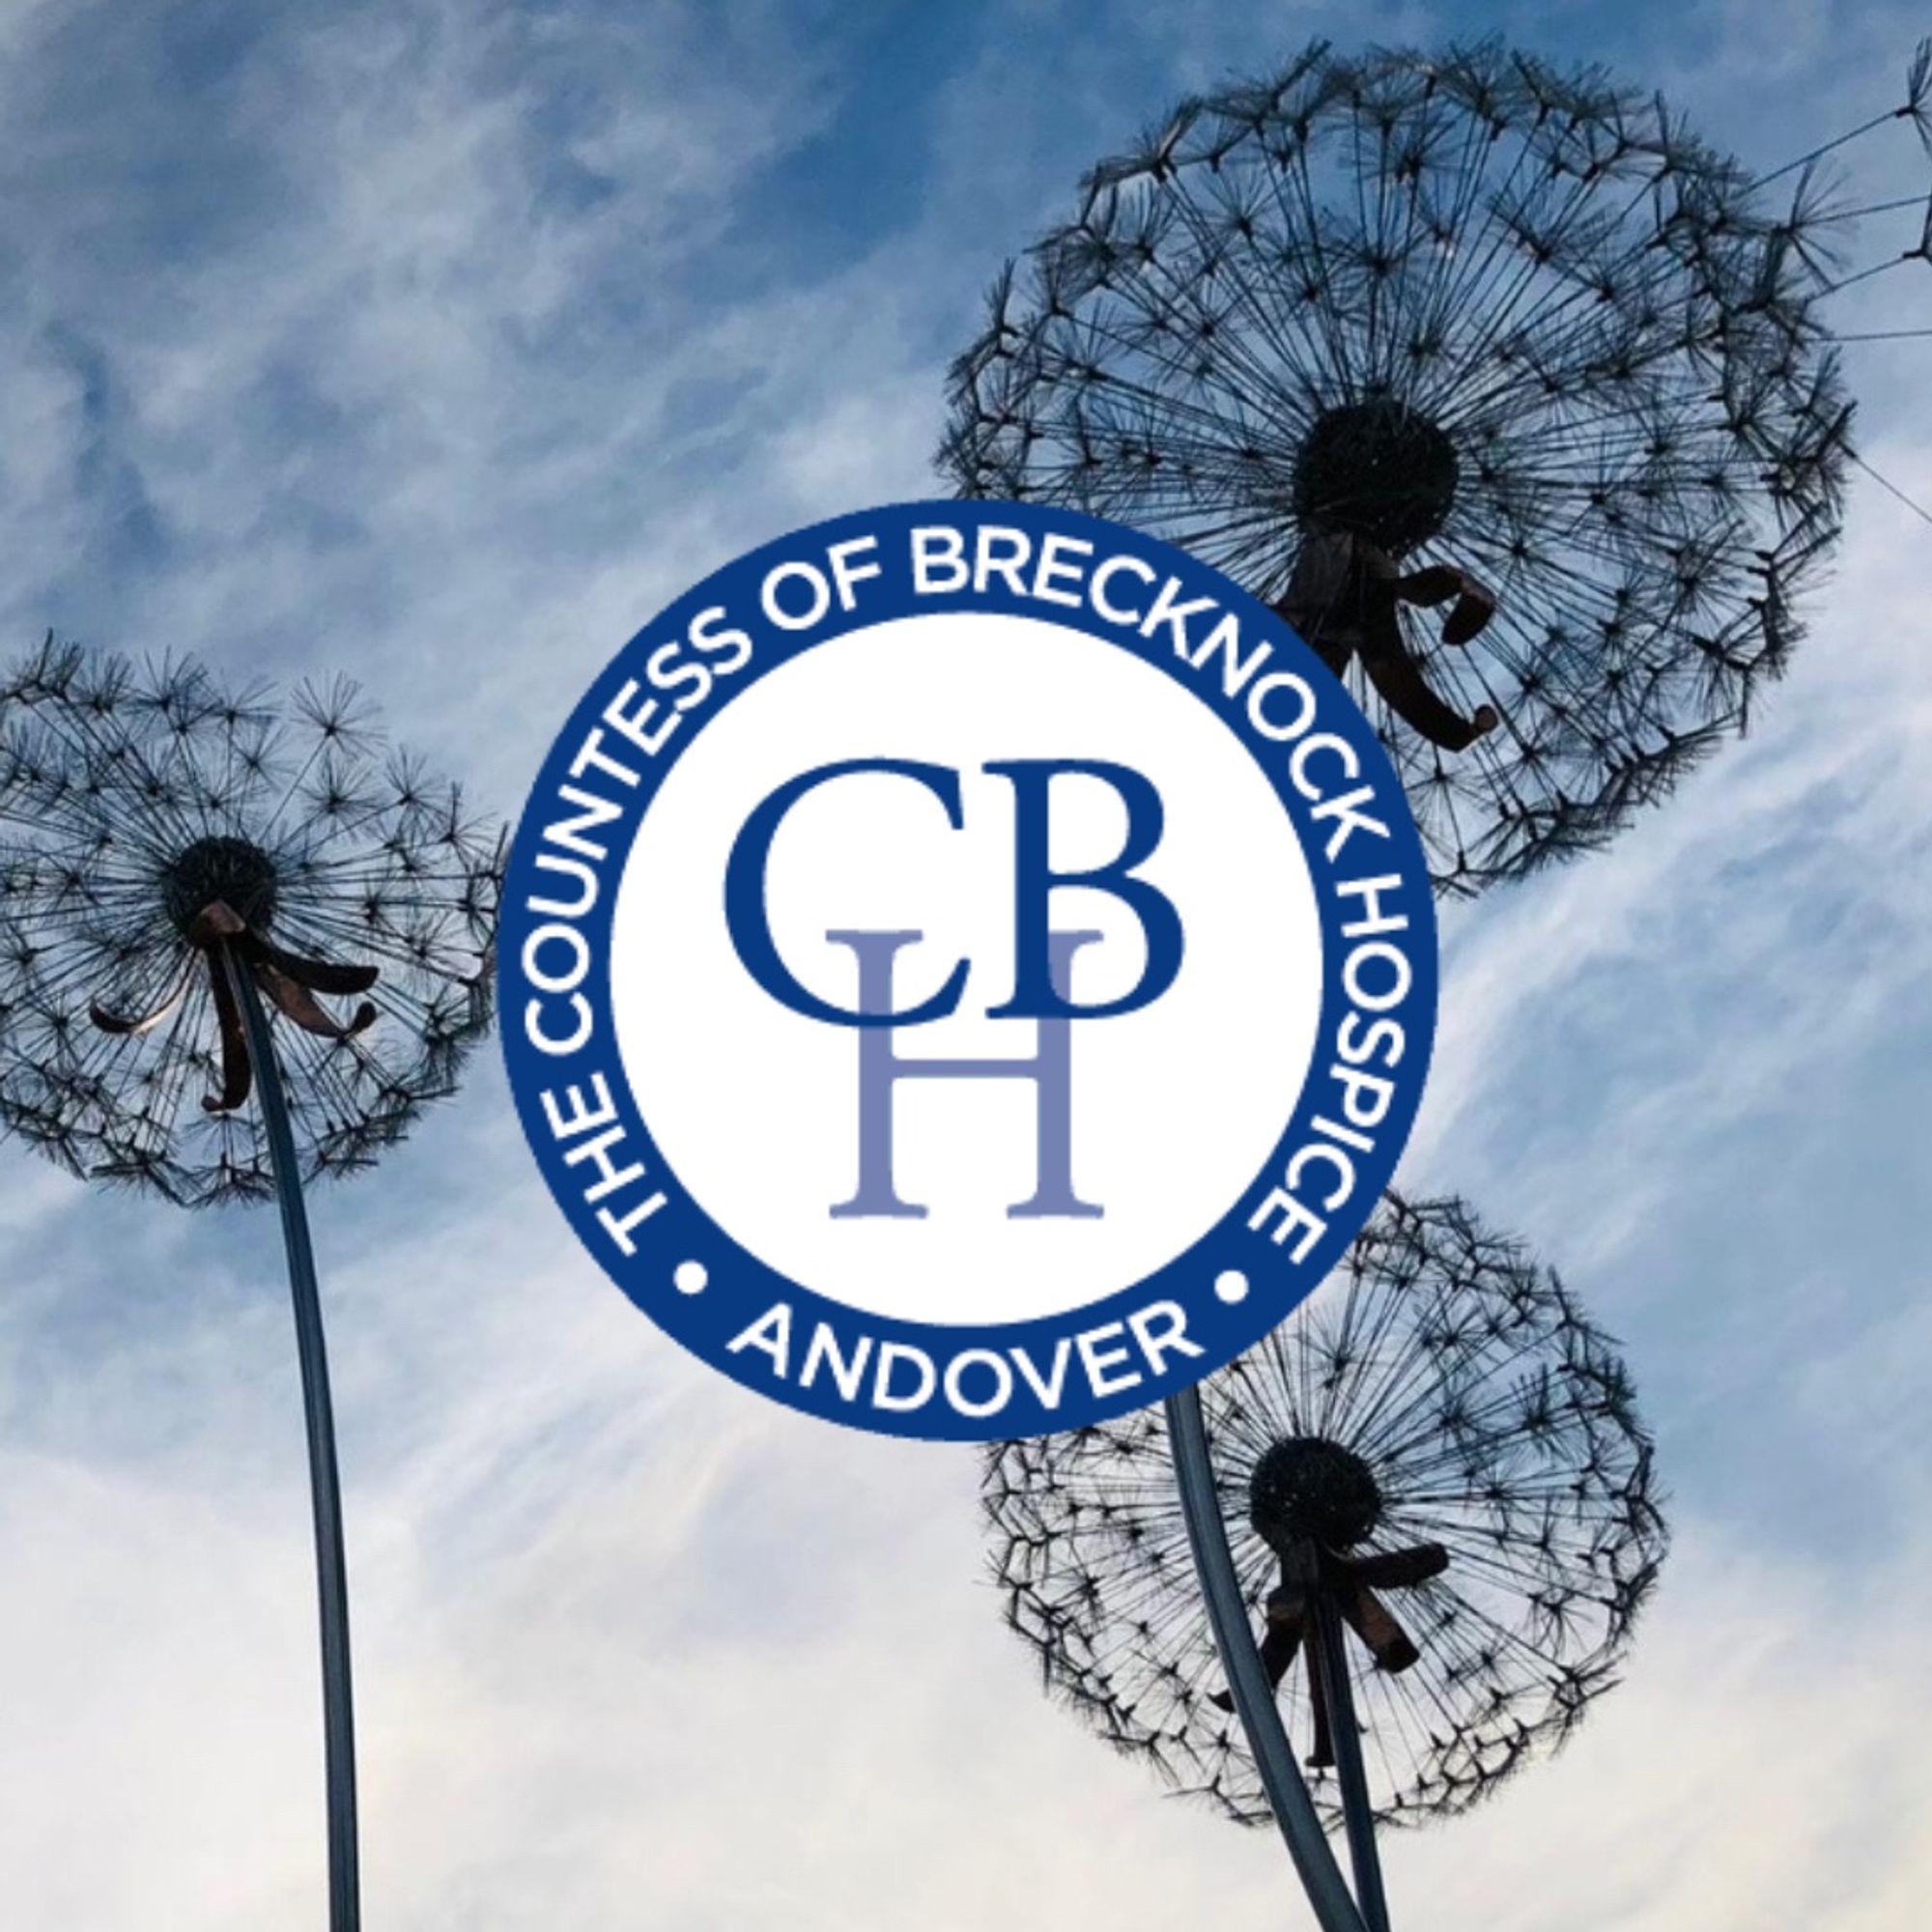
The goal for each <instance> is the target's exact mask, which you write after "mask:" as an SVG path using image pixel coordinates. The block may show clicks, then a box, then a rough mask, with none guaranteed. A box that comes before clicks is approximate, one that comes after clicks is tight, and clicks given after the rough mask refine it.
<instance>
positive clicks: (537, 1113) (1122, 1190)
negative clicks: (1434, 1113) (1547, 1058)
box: [499, 502, 1435, 1440]
mask: <svg viewBox="0 0 1932 1932" xmlns="http://www.w3.org/2000/svg"><path fill="white" fill-rule="evenodd" d="M499 953H500V960H499V964H500V972H501V980H502V988H503V1019H504V1024H503V1036H504V1052H505V1058H506V1059H507V1061H508V1065H509V1071H510V1080H511V1085H512V1088H513V1090H514V1092H515V1094H516V1098H517V1105H518V1109H519V1111H520V1113H521V1115H522V1118H523V1122H524V1128H525V1131H526V1134H527V1136H528V1138H529V1141H530V1145H531V1147H532V1149H533V1150H534V1151H535V1153H536V1156H537V1160H538V1162H539V1164H540V1165H541V1167H542V1169H543V1171H544V1175H545V1178H546V1179H548V1181H549V1183H550V1186H551V1189H552V1191H553V1192H554V1194H555V1196H556V1198H557V1201H558V1203H559V1205H560V1206H561V1207H562V1208H563V1210H564V1212H565V1214H566V1215H567V1216H568V1217H569V1219H570V1221H571V1223H572V1225H573V1226H574V1227H575V1228H576V1230H577V1232H578V1234H579V1236H581V1237H582V1240H583V1242H584V1244H585V1245H586V1246H587V1247H588V1248H589V1249H590V1251H591V1253H592V1254H593V1255H594V1256H596V1258H597V1260H598V1261H599V1263H600V1264H602V1265H603V1267H604V1268H605V1269H606V1271H607V1272H608V1273H609V1274H610V1275H611V1278H612V1279H613V1280H614V1281H615V1282H616V1283H617V1285H618V1286H619V1287H620V1288H622V1289H623V1291H624V1292H625V1293H626V1294H628V1295H629V1296H630V1297H631V1299H632V1300H633V1301H635V1302H636V1303H637V1304H638V1306H639V1308H640V1309H642V1310H643V1311H644V1312H645V1313H646V1314H647V1315H649V1316H650V1317H651V1319H652V1320H653V1321H656V1322H657V1323H658V1324H659V1325H660V1326H661V1327H663V1328H664V1329H665V1330H667V1331H668V1333H669V1334H670V1335H672V1336H673V1337H675V1338H676V1339H677V1340H678V1341H679V1342H681V1343H683V1344H684V1345H685V1347H687V1348H689V1349H691V1350H693V1351H694V1352H696V1354H698V1355H700V1356H702V1357H703V1358H704V1360H706V1361H707V1362H709V1363H711V1364H712V1366H713V1367H715V1368H718V1369H720V1370H722V1371H724V1373H725V1374H726V1375H728V1376H730V1377H732V1378H734V1379H736V1380H738V1381H741V1382H743V1383H745V1384H746V1385H747V1386H748V1387H750V1388H753V1389H757V1390H759V1391H761V1392H762V1393H764V1394H766V1395H770V1396H772V1397H774V1398H776V1399H777V1400H779V1401H781V1402H785V1403H789V1404H791V1405H793V1406H796V1407H799V1408H804V1409H807V1410H810V1412H811V1413H813V1414H815V1415H820V1416H825V1417H827V1418H829V1419H831V1420H833V1421H838V1422H844V1423H848V1424H851V1425H853V1426H855V1427H859V1428H865V1429H874V1430H880V1431H885V1432H888V1433H891V1434H895V1435H922V1436H932V1437H942V1438H953V1439H961V1438H963V1439H972V1440H980V1439H987V1438H992V1437H999V1436H1024V1435H1042V1434H1045V1433H1047V1432H1049V1431H1055V1430H1063V1429H1068V1428H1076V1427H1079V1426H1082V1425H1084V1424H1088V1423H1093V1422H1097V1421H1101V1420H1104V1419H1105V1418H1107V1417H1109V1416H1112V1415H1117V1414H1119V1413H1121V1412H1122V1411H1124V1410H1127V1409H1130V1408H1136V1407H1140V1406H1145V1405H1146V1404H1149V1403H1151V1402H1154V1401H1156V1400H1158V1399H1159V1398H1160V1397H1162V1396H1163V1395H1165V1394H1167V1393H1169V1392H1171V1391H1172V1390H1173V1389H1175V1388H1177V1387H1179V1386H1181V1385H1184V1384H1185V1383H1188V1382H1192V1381H1195V1380H1198V1379H1199V1378H1201V1377H1202V1376H1204V1375H1207V1374H1208V1373H1210V1372H1211V1371H1213V1370H1214V1369H1216V1368H1218V1367H1220V1366H1221V1365H1222V1364H1224V1363H1225V1362H1227V1361H1228V1360H1229V1359H1230V1358H1231V1357H1232V1356H1234V1355H1236V1353H1238V1352H1239V1351H1240V1350H1242V1349H1244V1348H1246V1347H1248V1346H1249V1345H1250V1344H1252V1343H1253V1342H1254V1341H1255V1340H1256V1339H1257V1338H1258V1337H1259V1336H1261V1335H1262V1334H1263V1333H1264V1332H1265V1331H1266V1330H1267V1329H1268V1328H1270V1327H1272V1326H1274V1325H1275V1324H1276V1323H1277V1322H1279V1321H1281V1320H1282V1319H1283V1318H1284V1317H1285V1316H1286V1315H1287V1314H1288V1313H1289V1311H1290V1310H1291V1309H1293V1307H1294V1306H1295V1305H1296V1303H1298V1302H1299V1301H1301V1300H1302V1299H1303V1297H1304V1296H1306V1295H1307V1294H1308V1293H1310V1292H1311V1291H1312V1290H1313V1289H1314V1288H1315V1287H1316V1285H1317V1284H1318V1283H1319V1282H1320V1281H1321V1279H1322V1277H1323V1276H1324V1275H1325V1274H1326V1273H1327V1272H1328V1270H1329V1269H1330V1268H1331V1267H1332V1266H1333V1265H1334V1264H1336V1262H1337V1261H1338V1260H1339V1259H1340V1258H1341V1256H1342V1254H1343V1253H1344V1251H1345V1249H1346V1247H1347V1245H1348V1243H1349V1241H1350V1239H1351V1238H1352V1236H1354V1234H1355V1233H1356V1232H1357V1230H1358V1229H1359V1228H1360V1226H1361V1224H1362V1223H1363V1221H1364V1220H1365V1219H1366V1218H1367V1217H1368V1214H1369V1212H1370V1210H1371V1209H1372V1208H1373V1207H1374V1206H1375V1203H1376V1200H1377V1198H1378V1195H1379V1193H1380V1190H1381V1188H1382V1186H1383V1184H1384V1183H1385V1182H1386V1180H1387V1179H1388V1177H1389V1175H1390V1173H1391V1171H1392V1170H1393V1168H1394V1166H1395V1162H1396V1159H1397V1156H1398V1155H1399V1154H1400V1152H1401V1151H1402V1147H1403V1144H1404V1141H1405V1140H1406V1137H1407V1134H1408V1130H1409V1127H1410V1124H1411V1122H1412V1121H1413V1119H1414V1115H1415V1109H1416V1104H1417V1102H1418V1100H1419V1098H1420V1095H1421V1091H1422V1085H1423V1079H1424V1075H1425V1073H1426V1070H1427V1067H1428V1063H1429V1053H1430V1045H1431V1040H1432V1037H1433V1033H1434V1027H1435V919H1434V908H1433V901H1432V896H1431V890H1430V880H1429V873H1428V869H1427V867H1426V865H1425V862H1424V859H1423V854H1422V849H1421V845H1420V842H1419V840H1418V838H1417V837H1416V833H1415V828H1414V825H1413V822H1412V821H1411V819H1410V817H1409V814H1408V810H1407V806H1406V801H1405V799H1404V797H1403V792H1402V787H1401V785H1400V783H1399V781H1398V780H1397V778H1396V776H1395V773H1394V771H1393V770H1392V768H1391V767H1390V764H1389V762H1388V760H1387V758H1386V756H1385V755H1384V754H1383V752H1382V749H1381V747H1380V745H1379V744H1378V742H1377V740H1376V737H1375V733H1374V732H1373V730H1372V729H1371V728H1370V726H1369V725H1368V724H1367V722H1366V721H1365V720H1364V718H1363V717H1362V715H1361V713H1360V711H1359V710H1357V709H1356V707H1355V705H1354V704H1353V702H1352V701H1351V700H1350V697H1349V696H1348V695H1347V693H1346V692H1345V691H1344V690H1343V688H1342V686H1341V685H1340V684H1339V683H1338V682H1337V681H1336V679H1335V678H1334V677H1333V676H1331V675H1330V673H1329V672H1328V671H1327V669H1326V668H1324V667H1323V666H1322V664H1321V661H1320V660H1319V659H1318V658H1317V657H1316V656H1315V654H1314V653H1313V652H1312V651H1310V650H1309V648H1308V647H1307V646H1306V645H1305V644H1304V643H1303V642H1302V641H1301V640H1300V639H1298V638H1296V637H1295V635H1294V634H1293V631H1291V630H1290V629H1289V628H1288V627H1287V626H1286V625H1285V624H1284V623H1283V622H1282V621H1281V619H1280V618H1279V617H1277V616H1276V615H1274V614H1273V613H1272V612H1271V611H1268V610H1266V609H1265V608H1264V607H1263V606H1262V605H1260V604H1258V603H1257V602H1255V601H1254V600H1253V599H1252V598H1250V597H1249V596H1247V595H1246V594H1245V593H1243V592H1242V591H1241V590H1240V589H1238V588H1237V587H1236V585H1235V584H1234V583H1232V582H1230V581H1229V580H1228V579H1226V578H1224V577H1222V576H1221V575H1220V574H1219V573H1218V572H1216V571H1214V570H1212V569H1209V568H1208V567H1207V566H1205V565H1203V564H1201V563H1199V562H1197V561H1195V560H1194V559H1193V558H1191V557H1189V556H1187V555H1185V554H1182V553H1181V552H1179V551H1177V550H1174V549H1171V548H1169V547H1168V546H1167V545H1165V544H1161V543H1157V542H1155V541H1153V540H1151V539H1150V538H1147V537H1144V536H1142V535H1140V534H1138V533H1137V532H1134V531H1132V530H1128V529H1125V528H1122V527H1121V526H1116V525H1113V524H1107V523H1102V522H1099V521H1097V520H1095V519H1092V518H1086V517H1080V516H1076V515H1073V514H1071V513H1070V512H1066V511H1062V510H1054V509H1047V508H1043V507H1038V506H1035V505H1029V504H1017V503H987V502H937V503H909V504H898V505H895V506H893V507H890V508H885V509H878V510H870V511H866V512H863V513H861V514H859V515H855V516H851V517H845V518H840V519H838V520H837V521H835V522H832V523H828V524H821V525H818V526H814V527H812V528H810V529H806V530H800V531H797V532H794V533H793V534H792V535H790V536H787V537H784V538H782V539H781V540H780V541H779V542H777V543H774V544H769V545H767V546H766V547H765V548H763V549H762V550H758V551H755V552H753V554H751V555H749V556H746V557H742V558H740V559H739V560H738V561H736V562H734V563H731V564H729V565H727V566H726V567H725V569H723V570H721V571H719V572H717V573H716V574H715V575H714V576H712V577H709V578H707V579H706V580H705V581H704V582H702V583H700V584H698V585H697V586H696V588H695V589H693V590H692V591H690V592H689V593H688V594H687V595H686V596H684V597H682V598H680V599H679V600H678V601H677V602H676V603H675V604H673V605H672V606H671V607H670V608H669V609H668V611H665V612H664V613H663V614H662V615H661V616H660V617H658V618H657V619H656V620H654V621H653V622H652V623H650V624H649V625H647V626H646V627H645V628H644V629H643V630H641V631H639V633H638V635H637V636H636V637H635V638H633V639H631V641H630V642H629V643H628V644H627V645H625V647H624V648H623V650H622V651H620V652H619V653H618V654H617V657H616V658H615V659H614V660H613V661H612V663H611V666H610V667H609V668H608V669H607V670H606V671H605V672H604V673H603V675H602V676H601V677H600V678H599V679H598V680H597V682H596V684H595V686H594V687H593V688H592V689H591V691H590V692H589V694H588V695H587V696H585V697H584V698H583V700H582V703H581V704H580V705H579V706H578V707H577V710H576V712H575V713H574V714H573V716H572V718H571V720H570V723H569V725H567V726H566V727H565V729H564V731H563V733H562V735H561V736H560V737H559V738H558V739H557V741H556V744H555V746H554V749H553V751H552V752H551V754H550V756H549V758H548V759H547V761H546V762H545V765H544V768H543V772H542V774H541V776H540V777H539V778H538V781H537V783H536V786H535V788H534V790H533V791H532V793H531V796H530V801H529V804H528V807H527V808H526V811H525V815H524V819H523V823H522V825H521V827H520V829H519V832H518V836H517V839H516V843H515V846H514V848H513V851H512V854H511V859H510V866H509V876H508V881H507V890H506V893H505V898H504V913H503V922H502V929H501V934H500V938H499Z"/></svg>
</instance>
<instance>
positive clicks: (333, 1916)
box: [220, 942, 362, 1932]
mask: <svg viewBox="0 0 1932 1932" xmlns="http://www.w3.org/2000/svg"><path fill="white" fill-rule="evenodd" d="M220 965H221V971H222V972H223V973H224V974H225V975H226V976H227V980H228V984H229V986H230V987H231V988H232V990H233V992H234V995H235V1004H236V1006H237V1007H238V1008H239V1009H241V1024H242V1026H243V1027H244V1028H245V1029H246V1032H247V1036H248V1057H249V1059H250V1060H251V1061H252V1062H253V1063H254V1070H255V1079H256V1083H257V1085H256V1092H257V1093H258V1094H260V1096H261V1108H262V1124H263V1127H264V1130H265V1131H266V1133H267V1135H268V1140H269V1158H270V1165H271V1166H272V1167H273V1170H274V1176H275V1193H276V1197H277V1199H278V1200H279V1202H280V1204H281V1209H282V1239H283V1243H284V1245H285V1247H286V1248H287V1251H288V1260H289V1290H290V1293H291V1296H292V1298H293V1300H294V1303H295V1317H296V1350H297V1353H298V1357H299V1359H300V1362H301V1383H302V1412H303V1417H304V1419H305V1421H306V1424H307V1429H308V1474H309V1492H310V1497H311V1500H312V1503H313V1506H314V1513H315V1569H316V1594H317V1598H318V1602H319V1607H320V1611H321V1623H322V1719H323V1761H324V1769H325V1775H326V1778H327V1792H328V1923H329V1932H359V1928H360V1925H361V1922H362V1909H361V1903H360V1898H359V1889H360V1888H359V1880H358V1875H357V1869H356V1864H357V1859H356V1829H355V1707H354V1701H353V1698H352V1696H351V1690H350V1673H349V1577H348V1567H347V1564H346V1562H345V1560H344V1555H343V1547H342V1489H341V1483H340V1480H339V1477H338V1475H337V1472H336V1465H335V1418H334V1413H333V1409H332V1407H331V1405H330V1402H329V1395H328V1353H327V1348H326V1346H325V1343H324V1337H323V1327H322V1298H321V1294H320V1292H319V1290H318V1287H317V1284H316V1273H315V1250H314V1248H313V1247H312V1246H311V1244H310V1241H309V1233H308V1211H307V1209H306V1208H304V1207H303V1205H302V1190H301V1168H300V1164H299V1162H298V1159H297V1157H296V1142H295V1134H294V1132H293V1130H292V1129H291V1127H290V1125H289V1108H288V1097H287V1095H286V1094H285V1093H284V1091H283V1088H282V1076H281V1068H280V1066H279V1065H277V1063H276V1060H275V1047H274V1041H273V1039H272V1038H271V1037H270V1029H269V1016H268V1014H267V1013H266V1012H265V1011H264V1010H263V1007H262V1002H261V999H260V997H259V995H258V994H257V992H256V990H255V980H254V976H253V974H252V973H251V972H250V971H249V970H248V968H247V967H246V966H245V965H243V964H242V962H241V960H240V959H238V958H237V957H236V954H235V952H234V949H233V947H232V946H231V945H229V944H227V943H226V942H224V943H223V944H222V946H221V949H220Z"/></svg>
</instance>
